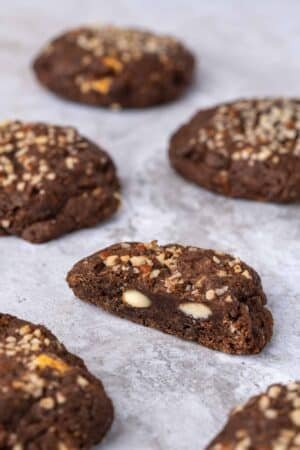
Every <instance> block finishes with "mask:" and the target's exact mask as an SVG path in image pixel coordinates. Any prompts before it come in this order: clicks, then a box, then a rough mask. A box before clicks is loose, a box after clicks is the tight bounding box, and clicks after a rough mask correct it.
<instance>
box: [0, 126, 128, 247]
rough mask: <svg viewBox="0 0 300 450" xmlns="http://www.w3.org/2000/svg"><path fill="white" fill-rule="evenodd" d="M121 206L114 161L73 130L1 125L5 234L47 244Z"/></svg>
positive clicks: (0, 221) (0, 217) (0, 220)
mask: <svg viewBox="0 0 300 450" xmlns="http://www.w3.org/2000/svg"><path fill="white" fill-rule="evenodd" d="M118 206H119V181H118V178H117V175H116V169H115V166H114V163H113V161H112V160H111V158H110V157H109V156H108V155H107V153H105V152H104V151H103V150H101V149H100V148H99V147H98V146H97V145H95V144H93V143H92V142H91V141H89V140H88V139H86V138H84V137H82V136H81V135H80V134H79V133H78V132H77V131H76V130H75V129H74V128H70V127H59V126H54V125H47V124H44V123H22V122H18V121H13V122H3V123H1V124H0V235H3V234H13V235H16V236H20V237H21V238H23V239H25V240H28V241H31V242H35V243H38V242H45V241H49V240H50V239H53V238H56V237H58V236H60V235H62V234H64V233H67V232H70V231H73V230H76V229H80V228H84V227H90V226H93V225H96V224H97V223H98V222H100V221H102V220H104V219H106V218H108V217H110V216H111V215H112V214H113V213H114V212H115V211H116V210H117V208H118Z"/></svg>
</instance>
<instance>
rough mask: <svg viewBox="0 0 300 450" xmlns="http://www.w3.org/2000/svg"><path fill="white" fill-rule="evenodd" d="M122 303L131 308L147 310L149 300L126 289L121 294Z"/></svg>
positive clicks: (136, 292)
mask: <svg viewBox="0 0 300 450" xmlns="http://www.w3.org/2000/svg"><path fill="white" fill-rule="evenodd" d="M122 299H123V302H125V303H127V304H128V305H130V306H132V307H133V308H149V306H150V305H151V300H150V299H149V298H148V297H146V295H144V294H142V293H141V292H139V291H137V290H135V289H128V290H127V291H124V292H123V296H122Z"/></svg>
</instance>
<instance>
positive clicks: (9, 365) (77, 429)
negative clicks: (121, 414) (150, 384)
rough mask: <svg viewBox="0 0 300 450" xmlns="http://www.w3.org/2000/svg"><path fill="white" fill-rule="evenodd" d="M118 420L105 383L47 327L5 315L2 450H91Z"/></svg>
mask: <svg viewBox="0 0 300 450" xmlns="http://www.w3.org/2000/svg"><path fill="white" fill-rule="evenodd" d="M112 420H113V406H112V403H111V401H110V399H109V398H108V397H107V395H106V393H105V391H104V389H103V386H102V383H101V382H100V381H99V380H98V379H96V378H95V377H94V376H93V375H91V374H90V372H89V371H88V370H87V368H86V366H85V365H84V363H83V361H82V360H81V359H80V358H78V357H77V356H74V355H73V354H72V353H69V352H68V351H67V350H66V348H65V347H64V346H63V345H62V344H61V343H60V342H59V341H58V340H57V338H56V337H55V336H54V335H53V334H52V333H51V332H50V331H49V330H47V328H45V327H44V326H42V325H34V324H32V323H29V322H25V321H24V320H20V319H18V318H16V317H13V316H10V315H6V314H0V448H1V449H7V450H9V449H11V450H21V449H22V450H26V449H43V450H67V449H72V450H80V449H86V450H88V449H89V448H91V447H92V446H93V445H95V444H98V443H99V442H100V441H101V439H102V438H103V436H104V435H105V434H106V432H107V431H108V430H109V428H110V426H111V423H112Z"/></svg>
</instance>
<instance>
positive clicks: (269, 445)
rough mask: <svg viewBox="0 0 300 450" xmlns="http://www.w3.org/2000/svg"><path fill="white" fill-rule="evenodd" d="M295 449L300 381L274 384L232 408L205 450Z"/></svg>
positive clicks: (298, 446) (299, 431)
mask: <svg viewBox="0 0 300 450" xmlns="http://www.w3.org/2000/svg"><path fill="white" fill-rule="evenodd" d="M250 449H251V450H252V449H253V450H299V449H300V382H299V381H297V382H292V383H289V384H287V385H283V384H274V385H272V386H270V387H269V388H268V389H267V391H266V392H265V393H263V394H260V395H257V396H255V397H252V398H251V399H250V400H248V402H247V403H246V404H245V405H242V406H238V407H236V408H235V409H234V410H233V411H232V413H231V415H230V417H229V419H228V422H227V424H226V425H225V427H224V429H223V430H222V431H221V433H220V434H219V435H218V436H217V437H216V438H215V439H214V440H213V441H212V442H211V443H210V444H209V445H208V447H207V448H206V450H250Z"/></svg>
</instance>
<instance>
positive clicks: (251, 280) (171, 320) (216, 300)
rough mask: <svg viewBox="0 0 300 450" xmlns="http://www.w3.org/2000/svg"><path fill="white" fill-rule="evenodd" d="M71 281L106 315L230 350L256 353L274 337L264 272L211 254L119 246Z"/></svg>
mask: <svg viewBox="0 0 300 450" xmlns="http://www.w3.org/2000/svg"><path fill="white" fill-rule="evenodd" d="M67 281H68V283H69V286H70V287H71V288H72V289H73V291H74V293H75V295H76V296H78V297H79V298H80V299H82V300H85V301H88V302H91V303H93V304H95V305H97V306H101V307H102V308H103V309H105V310H106V311H109V312H112V313H114V314H116V315H118V316H120V317H124V318H126V319H129V320H132V321H133V322H137V323H140V324H143V325H146V326H149V327H152V328H157V329H159V330H161V331H164V332H166V333H170V334H174V335H176V336H178V337H181V338H184V339H188V340H191V341H195V342H197V343H199V344H202V345H205V346H206V347H209V348H212V349H215V350H220V351H223V352H226V353H232V354H252V353H258V352H260V351H261V350H262V348H263V347H264V346H265V345H266V344H267V343H268V342H269V340H270V339H271V336H272V328H273V320H272V315H271V313H270V311H269V310H268V309H266V308H265V303H266V296H265V294H264V292H263V289H262V285H261V281H260V278H259V276H258V274H257V273H256V272H255V271H254V270H253V269H251V268H250V267H249V266H247V265H246V264H244V263H243V262H241V261H240V260H239V259H238V258H234V257H232V256H229V255H226V254H223V253H219V252H215V251H213V250H203V249H201V248H195V247H183V246H182V245H177V244H170V245H165V246H159V245H158V244H157V243H156V241H154V242H151V243H149V244H144V243H120V244H115V245H112V246H111V247H108V248H105V249H104V250H101V251H99V252H97V253H95V254H93V255H91V256H89V257H87V258H84V259H83V260H81V261H79V262H78V263H77V264H75V266H74V267H73V268H72V270H71V271H70V272H69V274H68V276H67Z"/></svg>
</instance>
